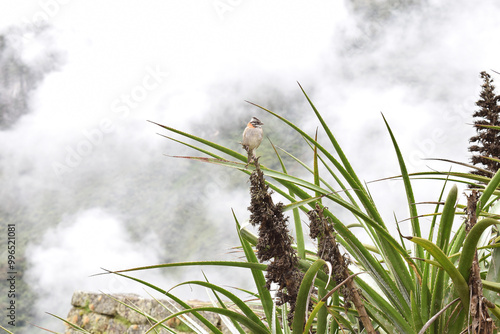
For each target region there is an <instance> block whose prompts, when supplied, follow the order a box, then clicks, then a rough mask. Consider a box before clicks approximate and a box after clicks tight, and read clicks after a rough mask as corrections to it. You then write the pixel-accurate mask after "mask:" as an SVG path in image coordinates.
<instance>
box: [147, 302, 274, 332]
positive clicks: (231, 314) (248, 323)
mask: <svg viewBox="0 0 500 334" xmlns="http://www.w3.org/2000/svg"><path fill="white" fill-rule="evenodd" d="M193 312H196V313H199V312H212V313H217V314H220V315H224V316H226V317H228V318H231V319H233V320H234V321H237V322H239V323H240V324H242V325H243V326H245V327H247V328H248V329H249V330H251V331H252V333H256V334H269V331H268V330H267V328H265V327H262V326H260V325H259V324H257V323H255V322H254V321H252V320H250V319H249V318H248V317H246V316H245V315H243V314H240V313H238V312H235V311H231V310H228V309H224V308H218V307H197V308H192V309H187V310H182V311H179V312H177V313H174V314H171V315H169V316H168V317H166V318H164V319H162V320H161V321H159V322H157V323H156V324H155V325H154V326H152V327H151V328H150V329H149V330H148V331H147V332H146V333H145V334H147V333H150V332H151V331H153V330H154V329H156V328H157V327H158V326H160V325H161V324H163V323H164V322H166V321H167V320H169V319H172V318H175V317H178V316H180V315H182V314H186V313H193Z"/></svg>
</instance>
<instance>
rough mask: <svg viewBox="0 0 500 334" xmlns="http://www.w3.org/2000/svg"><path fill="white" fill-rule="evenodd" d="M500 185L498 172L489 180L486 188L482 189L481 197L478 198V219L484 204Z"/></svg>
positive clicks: (499, 172) (499, 173)
mask: <svg viewBox="0 0 500 334" xmlns="http://www.w3.org/2000/svg"><path fill="white" fill-rule="evenodd" d="M499 185H500V170H498V172H496V174H495V176H493V178H492V179H491V181H490V182H489V183H488V185H487V186H486V188H485V189H484V191H483V193H482V195H481V197H479V201H478V203H477V209H476V210H477V211H476V215H477V216H478V217H479V214H480V213H481V210H483V209H484V207H485V205H486V203H487V202H488V200H489V199H490V196H491V195H492V194H493V192H494V191H495V190H496V189H497V188H498V186H499Z"/></svg>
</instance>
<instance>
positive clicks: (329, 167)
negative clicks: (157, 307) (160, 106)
mask: <svg viewBox="0 0 500 334" xmlns="http://www.w3.org/2000/svg"><path fill="white" fill-rule="evenodd" d="M300 89H301V90H302V93H303V94H304V96H305V98H306V99H307V101H308V103H309V105H310V107H311V109H312V112H313V113H314V115H315V117H316V118H317V120H318V122H319V124H320V126H321V131H323V132H324V133H325V134H326V137H327V141H326V142H320V141H318V139H317V136H314V137H313V136H311V135H310V134H308V133H307V132H306V131H304V130H302V129H301V128H300V127H298V126H297V125H295V124H293V123H292V122H290V121H289V120H287V119H285V118H284V117H282V116H280V115H278V114H276V113H274V112H273V111H271V110H268V109H266V108H264V107H262V106H259V105H257V104H253V103H252V105H254V106H255V107H257V108H259V109H260V110H263V111H265V112H266V113H268V115H270V116H272V117H276V118H277V119H279V120H280V121H281V122H283V123H284V124H286V125H288V126H289V127H291V128H292V129H293V130H294V131H296V132H297V133H298V134H299V135H300V136H302V137H303V138H304V142H305V145H308V146H309V147H310V148H311V151H310V152H311V157H312V158H313V159H312V161H313V166H308V165H307V164H306V163H305V162H303V161H301V160H299V159H298V158H296V157H295V156H294V155H293V154H292V153H289V152H286V151H284V150H278V149H275V153H276V159H277V160H278V161H279V162H280V163H281V170H275V169H271V168H268V167H266V166H264V165H261V164H260V163H259V162H258V161H256V162H255V163H253V164H247V156H246V155H244V154H241V153H239V152H236V151H234V150H232V149H230V148H227V147H224V146H222V145H219V144H217V143H214V142H211V141H208V140H206V139H203V138H200V137H197V136H195V135H192V134H189V133H186V132H183V131H180V130H177V129H174V128H172V127H169V126H167V125H161V124H158V126H160V127H162V129H164V130H165V131H168V132H171V133H174V134H176V135H180V136H181V137H183V138H185V139H183V140H180V139H173V138H171V137H169V136H165V137H166V138H168V139H170V140H174V141H176V142H178V143H181V144H184V145H187V146H189V147H191V148H192V149H193V150H196V151H199V152H201V153H203V154H204V155H206V156H205V157H194V156H189V157H186V156H184V157H177V158H182V159H190V160H193V161H197V162H199V163H212V164H216V165H219V166H221V167H226V168H233V169H236V170H239V171H241V172H243V173H246V174H249V175H251V177H253V178H257V181H255V182H257V183H258V182H261V183H262V184H263V185H261V186H259V187H257V188H258V189H257V190H256V191H261V192H263V193H261V194H260V195H258V196H260V197H265V196H270V197H271V192H270V190H272V191H274V192H275V193H277V194H280V195H281V196H282V198H284V199H285V200H286V201H287V202H286V203H285V204H282V203H278V204H274V203H272V200H270V203H271V204H272V205H273V206H269V207H266V208H265V210H261V211H266V210H267V211H272V212H273V217H275V216H279V217H278V218H279V219H281V221H282V222H281V223H276V224H280V225H279V226H281V227H280V230H281V232H280V233H282V234H281V235H280V236H279V237H274V238H267V239H263V234H264V232H262V231H261V230H259V235H258V236H257V235H254V234H253V233H252V232H251V231H250V230H248V229H246V228H242V227H241V225H240V223H239V220H240V219H241V218H239V217H236V215H234V214H233V216H234V221H235V226H236V233H238V236H239V240H240V242H241V249H242V250H243V252H244V254H245V259H246V261H204V262H182V263H168V264H159V265H153V266H146V267H140V268H133V269H127V270H120V271H113V272H112V273H114V274H116V275H120V276H123V277H127V278H130V279H132V280H135V281H137V282H139V283H141V284H144V285H146V286H148V287H150V288H152V289H154V290H157V291H159V292H160V293H162V294H164V295H166V296H168V297H170V298H172V299H173V300H175V301H176V302H177V303H178V304H179V305H181V306H182V307H184V309H183V310H180V311H178V312H174V314H172V315H171V316H170V317H168V318H165V319H152V318H150V320H151V321H152V323H154V325H153V326H152V328H151V329H150V332H153V331H154V330H155V329H158V328H160V327H163V328H164V329H165V330H169V329H168V327H166V326H165V325H164V324H165V322H166V321H167V320H168V319H169V318H171V317H178V316H180V315H183V314H186V313H190V314H192V315H194V316H195V317H197V318H198V319H199V320H200V321H201V322H203V323H204V324H205V325H206V326H207V327H208V328H209V330H210V331H212V332H214V333H221V330H220V329H218V328H217V327H215V325H213V324H211V323H210V322H209V321H208V320H206V319H205V318H204V317H203V316H202V315H201V314H200V312H202V311H203V312H207V311H208V312H215V313H218V314H220V315H223V316H226V317H227V318H228V319H230V321H231V323H232V328H233V330H234V331H236V332H239V333H244V332H245V331H250V332H252V333H309V332H310V331H313V332H316V333H362V332H363V333H377V332H378V333H405V334H406V333H461V332H462V331H464V330H466V329H467V328H469V329H473V330H475V331H476V332H478V333H479V332H480V333H490V332H489V331H491V333H492V332H493V328H494V325H493V322H492V320H491V319H490V315H493V316H494V317H495V318H496V320H498V319H500V307H499V300H498V297H496V296H497V295H496V293H499V292H500V283H498V276H494V275H497V274H498V265H499V264H500V261H499V255H498V253H493V257H492V255H491V254H492V251H491V250H492V249H494V248H495V247H498V245H499V240H498V238H497V239H496V240H493V241H491V240H489V238H488V237H487V238H486V240H487V242H484V238H483V239H482V238H481V235H482V234H483V232H484V231H485V230H486V229H487V228H488V227H490V226H492V225H495V224H498V220H497V217H498V216H497V215H496V214H495V213H494V212H493V209H492V208H493V205H494V203H496V202H497V199H498V197H499V196H500V192H499V191H498V190H497V188H498V186H499V184H500V172H497V173H496V174H495V175H494V176H493V177H492V178H488V177H486V176H480V175H474V174H470V173H457V172H421V173H415V174H412V175H410V174H409V173H408V171H407V168H406V165H405V162H404V159H403V155H402V153H401V151H400V149H399V146H398V144H397V141H396V138H395V136H394V134H393V132H392V130H391V128H390V126H389V124H388V122H387V121H386V119H385V118H383V121H384V122H385V126H386V128H387V132H388V135H389V138H390V140H391V141H392V144H393V146H394V151H395V154H396V156H397V159H398V162H399V168H400V171H401V174H400V175H399V176H397V177H398V178H400V179H401V180H402V181H403V185H404V189H405V193H406V197H407V203H408V217H409V220H410V223H411V235H401V234H400V235H399V236H394V235H392V234H391V233H390V231H389V227H390V225H391V224H394V223H388V222H386V221H384V219H383V218H382V216H381V214H380V212H379V209H378V208H377V205H376V204H375V201H374V199H373V197H372V196H371V194H370V192H369V190H368V188H367V186H366V185H365V183H364V182H362V181H361V179H360V178H359V177H358V175H357V173H356V172H355V171H354V169H353V168H352V166H351V164H350V162H349V160H348V158H347V157H346V155H345V154H344V152H343V150H342V148H341V147H340V145H339V143H338V141H337V139H336V138H335V136H334V135H333V131H332V129H331V128H330V127H329V126H328V124H327V123H326V122H325V120H324V119H323V117H322V116H321V114H320V112H319V111H318V110H317V109H316V107H315V106H314V104H313V103H312V102H311V100H310V99H309V97H308V95H307V94H306V92H305V91H304V90H303V89H302V87H300ZM382 117H383V116H382ZM155 124H156V123H155ZM188 140H194V142H195V143H196V144H194V145H193V144H190V143H188ZM327 146H328V147H330V146H331V147H333V150H331V149H327ZM282 154H286V155H288V156H290V157H291V158H293V159H294V161H296V163H298V164H300V165H301V166H303V167H304V168H305V170H306V171H307V172H308V173H309V175H310V176H309V177H297V176H294V175H291V174H289V173H288V172H287V168H286V167H287V166H285V164H284V163H283V160H282V159H281V155H282ZM320 170H322V171H326V172H322V173H325V175H323V174H320ZM414 178H432V179H434V180H436V182H442V183H443V186H442V189H443V190H442V192H441V195H440V197H439V198H438V200H437V201H436V202H435V203H436V208H435V212H434V213H433V214H432V215H431V216H432V225H431V228H430V232H429V235H423V234H422V229H421V226H420V221H419V219H420V216H419V212H418V210H417V205H416V203H415V199H414V194H413V190H412V182H413V179H414ZM328 179H332V180H334V183H332V182H329V181H327V180H328ZM478 181H480V182H482V183H483V184H486V186H485V187H484V188H481V187H480V189H478V190H477V191H478V194H480V196H475V197H474V198H471V199H470V203H469V204H470V205H468V206H467V208H468V209H469V210H467V211H466V213H464V212H463V210H464V209H466V206H463V205H458V204H457V199H458V188H457V186H456V184H457V183H468V184H475V182H478ZM252 182H253V181H252ZM449 184H452V186H451V188H450V189H449V190H448V193H447V195H446V196H445V189H448V187H447V185H449ZM252 187H253V183H252ZM268 188H269V189H268ZM255 194H256V193H255V192H254V190H252V196H254V195H255ZM442 197H446V198H445V200H444V201H442ZM259 203H260V202H252V205H251V207H254V210H256V211H259V208H260V209H262V207H261V206H262V205H265V204H262V203H260V204H259ZM271 204H269V205H271ZM329 205H331V206H335V207H338V206H340V207H341V208H343V210H346V211H347V212H349V213H350V214H351V215H352V216H351V217H353V218H354V219H355V220H356V222H357V223H356V224H351V223H350V222H352V220H353V218H349V220H348V221H349V223H347V220H346V219H343V220H342V219H340V218H339V217H338V216H339V215H338V214H336V213H335V212H333V211H332V210H330V209H328V206H329ZM471 207H474V209H473V210H471V209H470V208H471ZM273 210H274V211H273ZM286 212H290V213H291V215H292V216H293V222H294V225H295V233H296V235H295V240H296V243H295V244H292V243H291V242H290V243H289V244H288V241H291V240H292V239H291V238H290V237H289V236H288V237H287V236H286V235H285V234H287V233H288V229H287V228H286V220H287V218H286V217H284V216H283V217H281V216H280V215H282V214H283V213H286ZM301 212H302V214H305V215H306V216H307V217H309V219H310V221H311V225H310V226H311V228H312V226H313V223H316V224H317V225H314V226H316V227H315V230H314V233H313V235H312V236H313V237H314V238H317V239H318V247H317V248H318V250H321V251H319V252H316V251H314V250H310V249H306V248H305V246H304V244H305V243H304V239H305V233H306V232H304V231H303V226H302V223H301ZM252 214H254V211H252ZM464 215H465V216H467V217H468V220H467V222H468V223H467V222H464V223H462V224H461V226H460V228H459V229H458V230H456V231H453V230H452V227H453V222H454V221H455V220H457V219H462V218H461V217H462V216H464ZM266 219H267V218H262V217H260V218H256V219H255V221H256V222H257V223H259V222H262V221H264V220H266ZM273 219H274V218H273ZM473 220H474V224H473V223H472V221H473ZM261 225H262V224H261ZM275 226H278V225H275ZM283 226H284V227H283ZM353 227H357V228H359V227H361V228H363V230H364V231H365V232H366V234H367V235H368V236H369V242H366V241H365V242H363V241H361V240H360V239H359V238H358V237H357V235H356V234H355V233H353V231H352V229H353ZM466 227H467V228H466ZM260 228H263V227H262V226H260ZM398 231H399V230H398ZM283 233H284V234H283ZM278 239H279V240H281V241H279V242H278V241H276V240H278ZM263 240H264V241H263ZM287 240H288V241H287ZM404 240H409V241H410V242H404ZM481 240H483V241H481ZM481 242H482V244H481ZM283 243H285V244H287V245H286V247H285V248H283V249H285V251H282V252H286V253H287V254H288V255H287V258H286V259H283V258H279V255H277V254H278V252H274V253H272V255H269V256H267V257H265V256H263V255H262V254H263V252H264V251H266V252H267V251H272V249H273V247H282V244H283ZM338 245H341V246H342V247H341V248H336V249H335V250H334V248H335V247H337V246H338ZM478 245H479V246H478ZM480 246H481V247H480ZM478 248H479V249H480V250H481V251H482V253H481V256H480V257H478V256H477V250H478ZM342 249H343V250H345V252H346V253H347V254H348V255H347V256H344V254H340V252H342ZM497 250H498V249H496V250H495V251H497ZM325 253H328V254H330V256H329V257H328V256H326V257H325V256H322V255H323V254H325ZM342 257H343V258H344V259H345V261H344V262H342V260H340V258H342ZM336 259H337V260H336ZM347 259H350V260H347ZM259 260H263V262H261V261H259ZM277 262H280V263H282V262H286V263H288V265H289V266H290V264H291V265H292V267H293V268H292V267H290V270H291V271H290V272H289V273H288V274H285V273H282V276H279V275H276V274H270V269H271V268H270V267H271V266H272V265H274V264H275V263H277ZM332 262H335V263H332ZM349 262H350V263H349ZM177 266H228V267H232V268H247V269H248V270H250V272H251V274H252V276H253V280H254V282H255V289H256V290H255V291H254V292H252V295H253V296H254V297H256V298H257V299H258V304H259V305H260V307H261V308H262V315H261V314H260V313H259V312H258V311H256V309H255V308H252V307H249V304H248V303H247V302H245V301H243V300H242V299H241V298H240V297H237V296H236V295H235V294H233V293H231V292H230V291H229V290H227V289H225V288H222V287H220V286H217V285H214V284H212V283H210V282H208V281H189V282H184V283H182V284H194V285H200V286H203V287H206V288H208V289H210V290H212V292H213V293H214V295H215V296H216V297H217V305H214V306H213V307H204V308H190V307H189V306H188V305H187V304H186V303H185V302H183V301H182V300H180V299H179V298H177V297H175V296H174V295H173V294H172V293H171V292H167V291H165V290H164V289H162V288H160V287H157V286H155V285H153V284H150V283H148V282H145V281H142V280H140V279H138V278H134V277H132V276H129V274H128V273H129V272H134V271H139V270H152V269H160V268H162V269H166V268H169V267H177ZM488 266H489V269H490V272H491V271H492V270H496V274H495V272H494V273H493V274H491V275H489V276H488V278H489V279H488V280H486V279H484V277H483V276H484V274H485V272H486V270H487V269H488V268H487V267H488ZM492 268H493V269H492ZM492 275H493V276H492ZM470 277H473V278H474V279H470ZM272 282H274V283H278V288H277V290H278V291H277V292H276V291H270V289H269V288H270V287H271V284H270V283H272ZM482 288H484V289H488V290H490V291H493V293H492V294H489V295H488V296H489V298H488V299H487V298H484V296H483V293H482ZM478 289H479V290H478ZM478 291H479V292H478ZM353 293H354V294H355V295H356V296H353ZM479 304H480V305H482V307H483V310H482V311H481V312H479V311H478V309H477V305H479ZM229 306H230V307H229ZM137 311H138V312H141V311H140V310H137ZM145 315H146V316H148V315H147V314H145ZM481 317H482V318H481ZM478 319H479V320H478ZM474 321H475V322H474ZM474 326H476V327H474ZM477 326H479V327H477ZM481 326H482V327H481ZM481 330H483V331H481Z"/></svg>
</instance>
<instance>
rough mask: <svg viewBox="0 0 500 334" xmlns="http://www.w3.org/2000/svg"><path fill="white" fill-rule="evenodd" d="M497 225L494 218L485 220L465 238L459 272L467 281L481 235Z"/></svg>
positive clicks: (475, 226)
mask: <svg viewBox="0 0 500 334" xmlns="http://www.w3.org/2000/svg"><path fill="white" fill-rule="evenodd" d="M499 175H500V174H499ZM481 197H483V196H481ZM495 224H500V221H498V220H496V219H492V218H485V219H483V220H481V221H479V222H477V223H476V225H474V226H473V227H472V228H471V230H470V231H469V234H468V235H467V237H466V238H465V241H464V247H463V249H462V255H461V256H460V261H459V262H458V270H459V271H460V273H461V274H462V276H463V277H464V279H465V280H466V281H468V280H469V273H470V268H471V266H472V260H473V259H474V253H475V252H476V247H477V243H478V241H479V238H480V237H481V234H483V232H484V230H485V229H486V228H487V227H489V226H491V225H495Z"/></svg>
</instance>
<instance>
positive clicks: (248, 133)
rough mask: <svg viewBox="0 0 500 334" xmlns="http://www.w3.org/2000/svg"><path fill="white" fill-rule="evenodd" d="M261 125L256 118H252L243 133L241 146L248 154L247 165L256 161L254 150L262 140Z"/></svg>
mask: <svg viewBox="0 0 500 334" xmlns="http://www.w3.org/2000/svg"><path fill="white" fill-rule="evenodd" d="M262 125H264V123H262V122H261V121H260V119H258V118H257V117H252V119H251V120H250V122H248V124H247V127H246V128H245V131H243V141H242V142H241V145H243V148H244V149H245V150H246V151H247V152H248V163H251V162H252V161H254V160H255V159H256V156H255V150H256V149H257V147H259V145H260V143H261V142H262V138H263V130H262Z"/></svg>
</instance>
